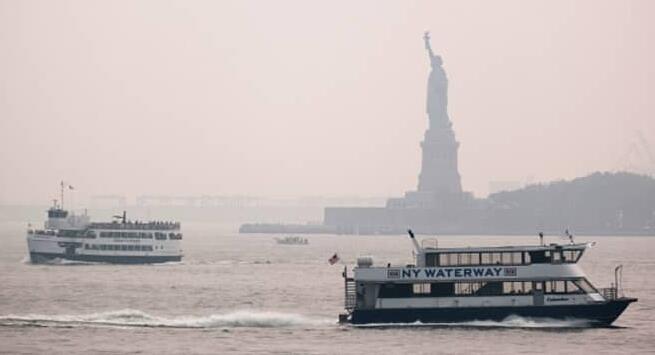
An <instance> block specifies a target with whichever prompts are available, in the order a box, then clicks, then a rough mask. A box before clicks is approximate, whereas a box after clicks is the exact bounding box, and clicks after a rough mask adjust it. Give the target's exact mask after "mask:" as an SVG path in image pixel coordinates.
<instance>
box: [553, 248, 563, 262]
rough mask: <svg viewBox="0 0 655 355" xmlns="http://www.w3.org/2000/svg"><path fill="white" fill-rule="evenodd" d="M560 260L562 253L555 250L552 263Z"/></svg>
mask: <svg viewBox="0 0 655 355" xmlns="http://www.w3.org/2000/svg"><path fill="white" fill-rule="evenodd" d="M561 262H562V254H561V251H559V250H556V251H554V252H553V263H561Z"/></svg>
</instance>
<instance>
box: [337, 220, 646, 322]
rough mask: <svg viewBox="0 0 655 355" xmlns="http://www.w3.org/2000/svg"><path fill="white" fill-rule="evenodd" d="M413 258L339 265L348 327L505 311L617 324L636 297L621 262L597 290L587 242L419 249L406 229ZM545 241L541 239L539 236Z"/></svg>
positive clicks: (485, 316) (491, 316)
mask: <svg viewBox="0 0 655 355" xmlns="http://www.w3.org/2000/svg"><path fill="white" fill-rule="evenodd" d="M409 234H410V238H411V240H412V242H413V244H414V248H415V249H416V253H415V257H416V261H415V264H413V265H405V266H392V265H390V264H387V265H386V266H381V267H380V266H373V260H372V258H370V257H360V258H358V260H357V266H355V267H354V268H353V275H352V276H350V275H348V270H347V268H346V269H344V272H343V277H344V279H345V308H346V313H344V314H341V315H340V316H339V320H340V322H347V323H351V324H371V323H376V324H389V323H417V322H418V323H422V324H430V323H458V322H467V321H475V320H492V321H502V320H504V319H506V318H507V317H510V316H513V315H514V316H520V317H525V318H534V319H539V318H546V319H576V320H585V321H587V322H589V324H591V325H597V326H607V325H610V324H611V323H612V322H614V321H615V320H616V319H617V318H618V317H619V315H620V314H621V313H622V312H623V311H624V310H625V309H626V307H627V306H628V305H629V304H630V303H632V302H636V301H637V299H636V298H630V297H624V296H623V295H622V294H620V293H622V292H621V288H620V271H621V268H620V266H619V267H617V268H616V269H615V270H614V272H615V274H614V277H615V280H614V284H612V286H611V287H609V288H603V289H597V288H595V287H594V286H593V285H592V284H591V283H590V282H589V280H588V279H587V276H586V275H585V273H584V272H583V271H582V269H581V268H580V266H579V265H578V261H579V260H580V258H581V257H582V255H583V254H584V252H585V250H586V249H587V248H588V247H589V246H590V244H589V243H577V244H576V243H573V240H572V238H571V243H570V244H549V245H544V244H543V242H542V243H540V245H528V246H505V247H479V248H472V247H467V248H439V247H438V245H437V243H436V241H435V243H434V244H435V245H433V246H421V245H419V243H418V242H417V241H416V239H415V238H414V235H413V233H412V232H411V231H409ZM542 241H543V239H542Z"/></svg>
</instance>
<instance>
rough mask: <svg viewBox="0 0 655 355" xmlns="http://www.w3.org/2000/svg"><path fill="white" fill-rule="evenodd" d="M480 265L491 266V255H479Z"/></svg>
mask: <svg viewBox="0 0 655 355" xmlns="http://www.w3.org/2000/svg"><path fill="white" fill-rule="evenodd" d="M480 264H481V265H489V264H491V253H481V254H480Z"/></svg>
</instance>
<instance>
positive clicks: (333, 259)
mask: <svg viewBox="0 0 655 355" xmlns="http://www.w3.org/2000/svg"><path fill="white" fill-rule="evenodd" d="M337 261H339V255H337V253H334V255H332V257H331V258H329V259H328V263H330V265H334V264H336V263H337Z"/></svg>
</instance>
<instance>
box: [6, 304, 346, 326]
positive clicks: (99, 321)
mask: <svg viewBox="0 0 655 355" xmlns="http://www.w3.org/2000/svg"><path fill="white" fill-rule="evenodd" d="M334 323H335V321H334V320H333V319H324V318H323V319H320V318H310V317H306V316H303V315H300V314H293V313H279V312H266V311H236V312H231V313H225V314H212V315H209V316H205V317H196V316H181V317H171V318H166V317H157V316H152V315H150V314H147V313H145V312H142V311H139V310H132V309H124V310H120V311H112V312H100V313H91V314H82V315H41V314H28V315H24V316H20V315H6V316H0V326H27V327H29V326H32V327H68V328H71V327H103V326H104V327H153V328H201V329H205V328H237V327H251V328H280V327H314V326H321V325H327V324H334Z"/></svg>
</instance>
